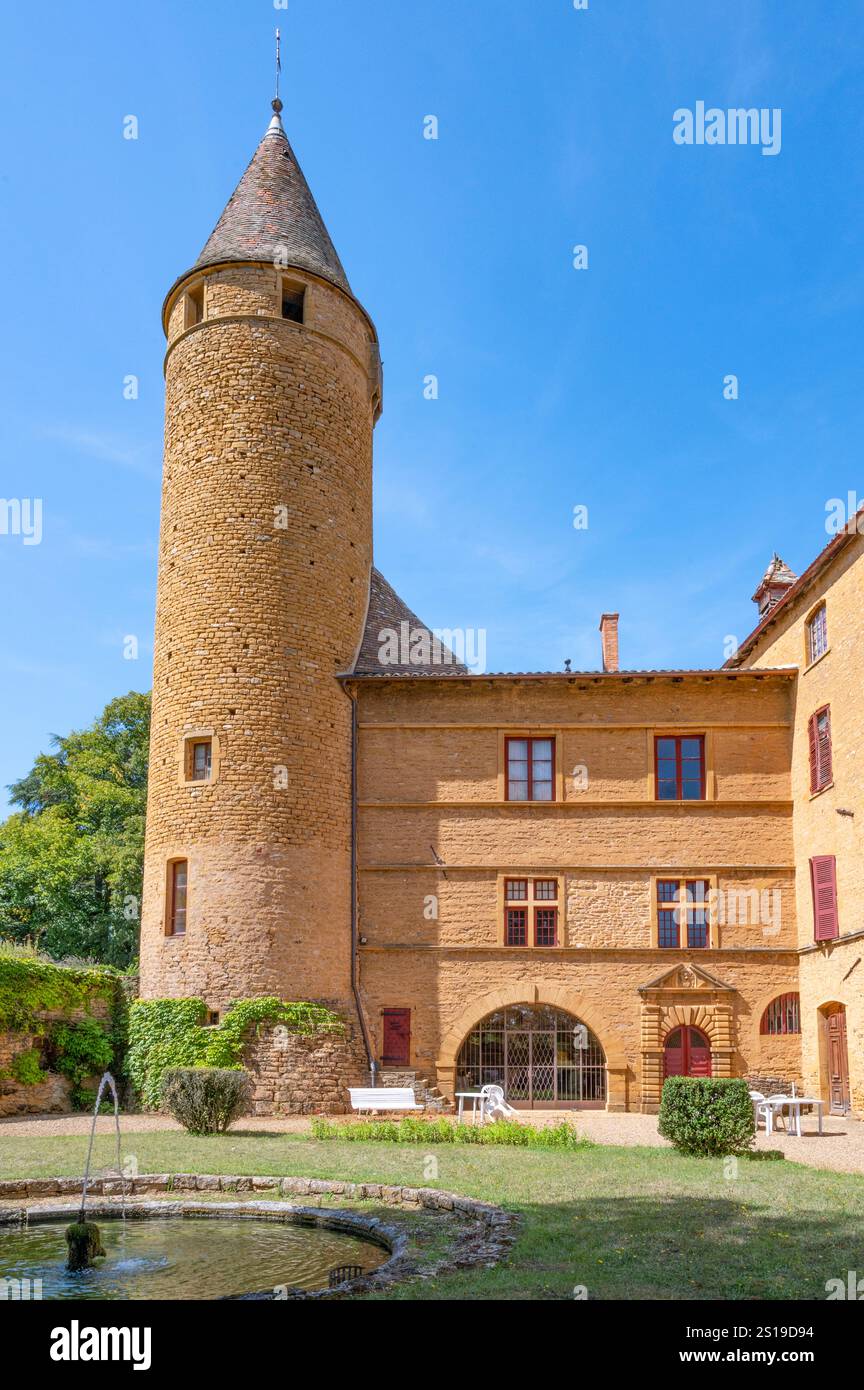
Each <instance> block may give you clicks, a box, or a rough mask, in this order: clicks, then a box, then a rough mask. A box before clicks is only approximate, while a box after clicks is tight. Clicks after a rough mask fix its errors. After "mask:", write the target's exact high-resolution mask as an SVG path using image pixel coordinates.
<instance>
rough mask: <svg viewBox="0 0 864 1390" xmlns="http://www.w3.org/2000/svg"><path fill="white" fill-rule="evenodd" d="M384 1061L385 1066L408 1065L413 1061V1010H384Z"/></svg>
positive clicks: (382, 1058)
mask: <svg viewBox="0 0 864 1390" xmlns="http://www.w3.org/2000/svg"><path fill="white" fill-rule="evenodd" d="M381 1060H382V1062H383V1063H384V1065H385V1067H407V1066H408V1065H409V1063H410V1061H411V1010H410V1009H385V1010H384V1047H383V1049H382V1057H381Z"/></svg>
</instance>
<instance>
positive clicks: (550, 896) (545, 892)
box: [534, 878, 558, 903]
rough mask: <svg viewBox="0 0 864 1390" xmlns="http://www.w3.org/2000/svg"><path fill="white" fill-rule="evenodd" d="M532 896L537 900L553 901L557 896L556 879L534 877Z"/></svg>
mask: <svg viewBox="0 0 864 1390" xmlns="http://www.w3.org/2000/svg"><path fill="white" fill-rule="evenodd" d="M534 897H535V898H536V899H537V901H538V902H547V903H554V902H555V901H556V900H557V898H558V880H557V879H554V878H536V879H535V880H534Z"/></svg>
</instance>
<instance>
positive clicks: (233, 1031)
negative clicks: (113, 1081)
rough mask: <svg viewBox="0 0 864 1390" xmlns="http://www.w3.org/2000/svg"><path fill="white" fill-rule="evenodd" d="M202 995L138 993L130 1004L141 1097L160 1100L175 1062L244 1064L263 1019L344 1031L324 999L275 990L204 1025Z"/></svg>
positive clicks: (153, 1102)
mask: <svg viewBox="0 0 864 1390" xmlns="http://www.w3.org/2000/svg"><path fill="white" fill-rule="evenodd" d="M205 1013H206V1005H205V1003H204V1001H203V999H139V1000H136V1001H135V1002H134V1003H132V1004H131V1005H130V1008H129V1052H128V1055H127V1058H126V1071H127V1075H128V1077H129V1080H130V1081H131V1082H132V1085H133V1087H134V1088H135V1092H136V1094H137V1096H138V1098H139V1099H140V1100H141V1101H142V1102H143V1104H144V1105H145V1106H146V1107H147V1108H148V1109H151V1110H154V1109H156V1107H157V1106H158V1105H159V1101H160V1095H161V1089H162V1076H163V1074H164V1073H165V1071H167V1070H168V1069H169V1068H170V1067H222V1068H235V1067H239V1066H240V1065H241V1063H242V1059H243V1045H244V1043H245V1042H246V1040H247V1039H248V1037H249V1035H250V1033H251V1032H252V1031H253V1030H254V1031H255V1032H258V1031H260V1029H261V1027H262V1026H263V1025H267V1026H270V1027H274V1026H276V1025H279V1024H281V1025H282V1026H283V1027H285V1028H287V1029H288V1031H289V1032H291V1033H295V1034H297V1035H299V1036H307V1037H313V1036H316V1035H318V1034H324V1033H342V1032H344V1030H345V1024H344V1022H343V1021H342V1019H341V1018H340V1017H339V1015H338V1014H335V1013H333V1012H332V1011H331V1010H330V1009H326V1008H324V1006H323V1005H321V1004H308V1003H286V1002H285V1001H284V1000H281V999H277V998H275V997H272V996H265V997H263V998H260V999H238V1000H237V1002H236V1003H234V1004H232V1005H231V1007H230V1008H229V1009H228V1010H227V1011H226V1013H225V1016H224V1018H223V1019H222V1020H221V1022H220V1023H218V1024H216V1025H214V1026H210V1027H205V1025H204V1023H203V1020H204V1017H205Z"/></svg>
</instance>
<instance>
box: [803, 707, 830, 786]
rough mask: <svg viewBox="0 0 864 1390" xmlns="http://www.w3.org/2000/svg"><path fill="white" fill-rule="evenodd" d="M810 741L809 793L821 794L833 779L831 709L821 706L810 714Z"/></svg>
mask: <svg viewBox="0 0 864 1390" xmlns="http://www.w3.org/2000/svg"><path fill="white" fill-rule="evenodd" d="M808 731H809V740H810V791H811V792H821V791H822V790H823V789H824V788H825V787H827V786H828V784H829V783H830V782H831V780H832V778H833V775H834V774H833V759H832V756H831V707H830V705H823V706H822V709H817V711H816V713H815V714H811V716H810V720H809V724H808Z"/></svg>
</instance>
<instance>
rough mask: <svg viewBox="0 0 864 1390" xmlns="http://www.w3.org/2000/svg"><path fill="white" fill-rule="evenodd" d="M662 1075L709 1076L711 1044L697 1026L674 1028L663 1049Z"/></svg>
mask: <svg viewBox="0 0 864 1390" xmlns="http://www.w3.org/2000/svg"><path fill="white" fill-rule="evenodd" d="M663 1062H664V1068H663V1074H664V1076H710V1075H711V1044H710V1043H709V1041H708V1039H707V1038H706V1036H705V1034H704V1033H703V1032H702V1031H701V1029H699V1028H674V1029H673V1030H672V1032H671V1033H670V1034H669V1036H668V1038H667V1039H666V1043H665V1046H664V1049H663Z"/></svg>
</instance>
